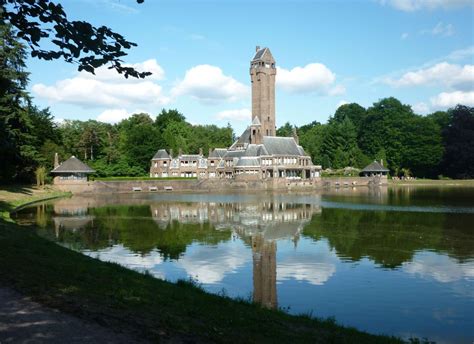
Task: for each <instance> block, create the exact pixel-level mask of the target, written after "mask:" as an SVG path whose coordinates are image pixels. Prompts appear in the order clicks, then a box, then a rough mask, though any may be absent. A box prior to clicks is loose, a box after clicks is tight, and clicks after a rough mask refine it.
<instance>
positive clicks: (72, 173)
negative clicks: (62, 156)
mask: <svg viewBox="0 0 474 344" xmlns="http://www.w3.org/2000/svg"><path fill="white" fill-rule="evenodd" d="M55 160H56V161H55V168H54V169H53V170H52V171H51V174H52V175H53V177H54V183H55V184H61V183H68V182H87V179H88V175H89V174H91V173H95V170H93V169H92V168H90V167H89V166H87V165H86V164H84V163H83V162H82V161H81V160H79V159H78V158H76V157H75V156H74V155H73V156H71V157H70V158H69V159H67V160H66V161H64V162H63V163H61V164H58V163H57V158H56V159H55Z"/></svg>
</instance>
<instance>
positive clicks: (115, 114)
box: [97, 109, 132, 124]
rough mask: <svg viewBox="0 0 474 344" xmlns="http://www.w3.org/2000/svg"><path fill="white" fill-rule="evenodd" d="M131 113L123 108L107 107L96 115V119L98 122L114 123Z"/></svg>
mask: <svg viewBox="0 0 474 344" xmlns="http://www.w3.org/2000/svg"><path fill="white" fill-rule="evenodd" d="M131 115H132V114H131V113H129V112H128V111H127V110H125V109H107V110H105V111H103V112H102V113H101V114H100V115H99V116H97V120H98V121H99V122H105V123H111V124H114V123H118V122H120V121H121V120H124V119H126V118H128V117H130V116H131Z"/></svg>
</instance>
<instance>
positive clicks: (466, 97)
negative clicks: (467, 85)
mask: <svg viewBox="0 0 474 344" xmlns="http://www.w3.org/2000/svg"><path fill="white" fill-rule="evenodd" d="M431 104H432V106H433V107H434V108H437V109H447V108H450V107H454V106H456V105H457V104H462V105H467V106H474V91H467V92H463V91H454V92H442V93H440V94H438V95H437V96H435V97H432V98H431Z"/></svg>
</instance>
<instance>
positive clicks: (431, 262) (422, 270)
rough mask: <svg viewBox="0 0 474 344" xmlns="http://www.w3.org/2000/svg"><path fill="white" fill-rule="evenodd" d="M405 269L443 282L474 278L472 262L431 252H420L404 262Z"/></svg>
mask: <svg viewBox="0 0 474 344" xmlns="http://www.w3.org/2000/svg"><path fill="white" fill-rule="evenodd" d="M403 270H404V271H405V272H407V273H410V274H414V275H418V276H420V277H422V278H430V279H434V280H436V281H438V282H441V283H449V282H454V281H458V280H461V279H472V278H474V264H473V263H472V262H467V263H459V262H457V261H456V260H454V259H453V258H451V257H449V256H446V255H439V254H434V253H431V252H429V253H418V254H417V255H416V256H415V257H414V258H413V260H412V261H411V262H409V263H405V264H404V266H403Z"/></svg>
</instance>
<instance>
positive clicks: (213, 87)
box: [171, 64, 250, 103]
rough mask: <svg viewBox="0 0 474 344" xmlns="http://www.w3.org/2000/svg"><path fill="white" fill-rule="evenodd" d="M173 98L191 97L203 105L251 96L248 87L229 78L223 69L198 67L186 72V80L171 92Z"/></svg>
mask: <svg viewBox="0 0 474 344" xmlns="http://www.w3.org/2000/svg"><path fill="white" fill-rule="evenodd" d="M171 94H172V95H173V96H175V97H176V96H182V95H189V96H191V97H192V98H194V99H197V100H198V101H200V102H203V103H216V102H222V101H237V100H240V99H245V98H247V97H248V96H249V94H250V89H249V87H248V86H246V85H244V84H242V83H240V82H238V81H237V80H235V79H234V78H232V77H231V76H227V75H225V74H224V73H223V72H222V69H220V68H219V67H216V66H211V65H207V64H205V65H198V66H195V67H192V68H191V69H189V70H187V71H186V74H185V76H184V79H183V80H181V81H179V82H178V83H177V85H176V86H175V87H174V88H173V89H172V90H171Z"/></svg>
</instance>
